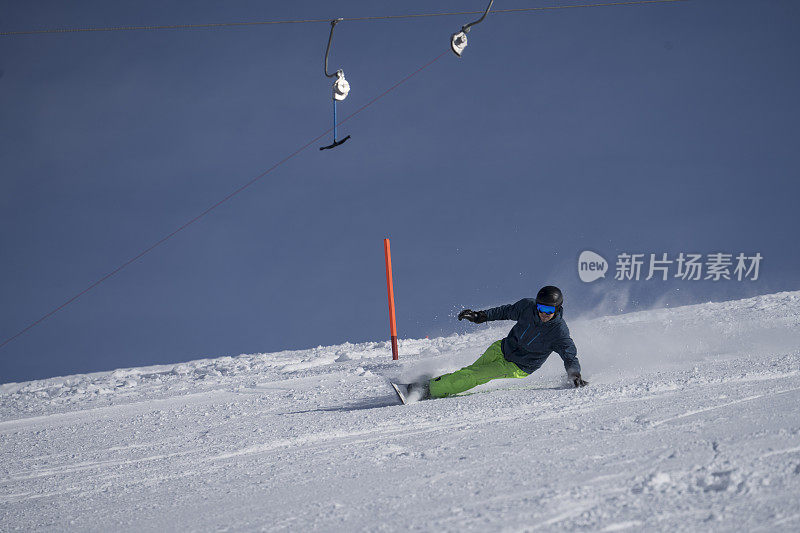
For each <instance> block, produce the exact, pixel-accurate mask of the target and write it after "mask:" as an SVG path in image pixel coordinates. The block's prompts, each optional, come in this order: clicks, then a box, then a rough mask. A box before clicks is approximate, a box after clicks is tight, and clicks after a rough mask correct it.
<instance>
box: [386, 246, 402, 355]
mask: <svg viewBox="0 0 800 533" xmlns="http://www.w3.org/2000/svg"><path fill="white" fill-rule="evenodd" d="M383 252H384V254H385V255H386V290H387V292H388V293H389V333H390V335H391V337H392V360H394V361H397V359H398V358H399V357H398V354H397V323H396V322H395V316H394V285H393V283H392V250H391V247H390V246H389V239H383Z"/></svg>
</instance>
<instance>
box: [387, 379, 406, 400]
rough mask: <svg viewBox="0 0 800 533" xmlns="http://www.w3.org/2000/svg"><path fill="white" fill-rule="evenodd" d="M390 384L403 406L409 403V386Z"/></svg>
mask: <svg viewBox="0 0 800 533" xmlns="http://www.w3.org/2000/svg"><path fill="white" fill-rule="evenodd" d="M389 384H390V385H391V386H392V387H393V388H394V391H395V392H396V393H397V397H398V398H399V399H400V401H401V402H402V404H403V405H406V404H407V403H408V384H406V383H392V382H391V381H390V382H389Z"/></svg>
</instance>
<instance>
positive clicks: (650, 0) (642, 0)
mask: <svg viewBox="0 0 800 533" xmlns="http://www.w3.org/2000/svg"><path fill="white" fill-rule="evenodd" d="M688 1H689V0H631V1H628V2H607V3H592V4H559V5H553V6H539V7H523V8H515V9H495V10H493V11H492V12H491V13H490V15H496V14H501V13H525V12H533V11H553V10H559V9H577V8H589V7H614V6H634V5H646V4H672V3H676V2H688ZM482 13H484V12H483V11H451V12H446V13H416V14H409V15H382V16H372V17H344V18H341V19H340V20H342V21H349V22H364V21H375V20H400V19H418V18H427V17H450V16H457V15H479V14H482ZM330 21H331V19H330V18H324V19H298V20H255V21H245V22H212V23H206V24H167V25H151V26H108V27H97V28H48V29H43V30H22V31H1V32H0V37H11V36H19V35H43V34H53V33H84V32H115V31H154V30H199V29H215V28H220V29H221V28H241V27H246V26H268V25H277V24H314V23H321V22H325V23H330Z"/></svg>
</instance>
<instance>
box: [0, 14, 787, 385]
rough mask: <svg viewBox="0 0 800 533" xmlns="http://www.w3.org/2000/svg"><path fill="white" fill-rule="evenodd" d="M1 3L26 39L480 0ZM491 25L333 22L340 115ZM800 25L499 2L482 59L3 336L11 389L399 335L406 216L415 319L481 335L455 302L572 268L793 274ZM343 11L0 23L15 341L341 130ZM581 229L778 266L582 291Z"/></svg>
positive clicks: (690, 297) (596, 309)
mask: <svg viewBox="0 0 800 533" xmlns="http://www.w3.org/2000/svg"><path fill="white" fill-rule="evenodd" d="M559 3H560V4H562V5H566V4H570V3H571V4H577V3H580V2H569V1H562V2H559ZM554 4H555V2H543V1H528V0H518V1H516V2H510V1H508V2H496V3H495V7H496V8H497V9H508V8H517V7H534V6H544V5H554ZM0 6H2V9H0V13H3V16H2V18H0V31H13V30H26V29H40V28H51V27H92V26H121V25H126V26H127V25H160V24H192V23H207V22H228V21H252V20H277V19H305V18H315V19H317V18H334V17H359V16H370V15H387V14H406V13H425V12H443V11H452V10H457V11H462V10H478V9H483V8H484V7H485V3H484V2H477V3H475V2H464V1H440V2H436V3H435V6H433V5H431V3H430V2H422V1H408V2H404V3H403V4H402V5H399V4H397V3H383V4H381V3H376V2H366V1H363V2H358V1H353V2H340V3H331V2H316V1H314V2H311V1H309V2H302V3H297V2H295V3H282V4H279V3H277V2H256V1H252V2H210V1H206V2H192V3H190V4H187V3H185V2H163V1H159V2H151V1H141V2H136V3H130V4H124V5H118V3H107V2H69V3H65V2H0ZM474 18H475V17H469V16H468V17H463V16H456V17H438V18H426V19H415V20H401V21H375V22H349V21H345V22H343V23H341V24H340V25H338V26H337V28H336V33H335V36H334V43H333V49H332V53H331V67H332V68H343V69H344V71H345V74H346V75H347V79H348V80H349V81H350V84H351V86H352V90H351V93H350V95H349V97H348V99H347V100H346V101H345V102H343V103H342V104H341V106H340V108H339V109H340V113H341V115H342V116H346V115H347V114H348V113H351V112H352V111H354V110H356V109H357V108H359V107H360V106H362V105H364V104H365V103H366V102H368V101H369V100H370V99H371V98H373V97H375V96H377V95H378V94H380V93H381V92H383V91H384V90H386V89H387V88H388V87H390V86H391V85H393V84H394V83H396V82H397V81H399V80H400V79H402V78H403V77H405V76H407V75H408V74H410V73H411V72H413V71H414V70H416V69H417V68H419V67H420V66H422V65H423V64H424V63H426V62H428V61H429V60H431V59H433V58H434V57H436V56H437V55H438V54H439V53H440V52H441V51H443V50H445V49H447V47H448V41H449V36H450V34H451V33H453V32H454V31H456V30H458V29H459V28H460V27H461V25H463V24H465V23H467V22H469V21H471V20H473V19H474ZM799 23H800V4H798V3H797V2H795V1H792V0H783V1H782V0H766V1H756V0H749V1H739V0H736V1H734V0H730V1H721V0H719V1H715V0H693V1H690V2H685V3H676V4H670V5H649V6H634V7H606V8H591V9H589V8H582V9H568V10H559V11H547V12H534V13H525V14H497V15H493V16H490V17H488V18H487V19H486V20H485V21H484V23H482V24H480V25H479V26H476V27H475V28H474V29H473V31H472V32H471V33H470V36H469V39H470V41H469V46H468V48H467V50H466V51H465V52H464V57H463V58H462V59H458V58H456V57H455V56H454V55H452V54H448V55H446V56H444V57H442V58H441V59H440V60H439V61H437V62H436V63H435V64H434V65H432V66H431V67H429V68H428V69H426V70H425V71H423V72H422V73H420V74H419V75H417V76H415V77H414V78H412V79H411V80H409V81H408V82H407V83H405V84H403V85H402V86H400V87H399V88H397V89H396V90H395V91H394V92H392V93H391V94H389V95H387V96H386V97H385V98H383V99H381V100H380V101H378V102H376V103H375V104H374V105H372V106H370V107H369V108H367V109H366V110H365V111H363V112H362V113H360V114H359V115H357V116H356V117H355V118H353V119H352V120H350V121H349V122H347V123H346V124H344V125H343V126H341V135H347V134H350V135H352V139H351V140H350V141H348V142H347V144H345V145H343V146H341V147H339V148H337V149H335V150H331V151H325V152H320V151H318V150H317V147H316V146H314V147H312V148H310V149H308V150H306V151H305V152H303V153H302V154H300V155H299V156H298V157H296V158H294V159H292V160H290V161H289V162H287V163H286V164H284V165H282V166H281V167H279V168H278V169H276V170H275V171H274V172H272V173H270V174H269V175H268V176H266V177H265V178H264V179H262V180H261V181H259V182H258V183H257V184H255V185H254V186H252V187H250V188H249V189H247V190H246V191H245V192H243V193H242V194H240V195H238V196H237V197H235V198H234V199H232V200H231V201H229V202H227V203H225V204H224V205H222V206H220V207H219V208H218V209H216V210H215V211H213V212H212V213H211V214H209V215H208V216H207V217H205V218H203V219H202V220H200V221H199V222H197V223H195V224H193V225H192V226H190V227H189V228H187V229H186V230H185V231H183V232H181V233H180V234H178V235H177V236H176V237H174V238H173V239H171V240H170V241H168V242H167V243H166V244H164V245H163V246H161V247H159V248H157V249H155V250H154V251H153V252H151V253H150V254H148V255H146V256H145V257H143V258H142V259H141V260H139V261H137V262H135V263H134V264H132V265H130V266H129V267H128V268H126V269H125V270H123V271H122V272H121V273H119V274H118V275H117V276H115V277H113V278H111V279H109V280H108V281H107V282H105V283H103V284H102V285H100V286H98V287H97V288H96V289H94V290H93V291H91V292H90V293H88V294H86V295H85V296H83V297H82V298H80V299H79V300H77V301H76V302H74V303H73V304H71V305H70V306H68V307H66V308H65V309H64V310H62V311H61V312H59V313H57V314H55V315H54V316H52V317H51V318H49V319H48V320H46V321H44V322H42V323H41V324H40V325H38V326H37V327H35V328H33V329H31V330H30V331H29V332H27V333H26V334H25V335H23V336H21V337H19V338H17V339H15V340H14V341H12V342H10V343H8V344H7V345H6V346H4V347H3V348H1V349H0V382H8V381H19V380H26V379H33V378H39V377H46V376H53V375H63V374H72V373H79V372H88V371H96V370H106V369H112V368H118V367H126V366H141V365H148V364H155V363H168V362H177V361H184V360H190V359H196V358H200V357H210V356H221V355H237V354H239V353H253V352H270V351H277V350H283V349H301V348H308V347H312V346H316V345H319V344H322V345H328V344H335V343H341V342H345V341H351V342H359V341H366V340H385V339H387V338H388V329H389V328H388V324H387V309H386V285H385V277H384V266H383V242H382V240H383V238H384V237H386V236H388V237H390V238H391V239H392V250H393V260H394V268H395V272H394V275H395V280H394V281H395V290H396V298H397V320H398V330H399V335H400V337H422V336H425V335H441V334H447V333H452V332H454V331H464V330H467V329H468V328H470V327H474V326H471V325H470V326H465V325H464V324H459V323H458V322H457V321H456V320H455V319H454V313H455V312H456V311H457V310H458V309H460V308H461V307H473V308H482V307H488V306H492V305H497V304H501V303H507V302H512V301H516V300H517V299H519V298H521V297H526V296H532V295H534V294H535V292H536V290H537V289H538V287H539V286H541V285H543V284H557V285H560V286H562V288H563V289H564V291H565V293H566V306H567V315H566V317H567V319H569V318H570V316H572V317H574V316H576V315H578V314H585V313H588V312H589V311H590V310H591V312H593V313H602V314H611V313H616V312H618V311H619V310H620V308H621V309H625V310H633V309H640V308H646V307H648V306H652V305H656V304H658V305H663V304H670V305H677V304H683V303H695V302H701V301H708V300H721V299H730V298H740V297H746V296H751V295H754V294H759V293H768V292H775V291H779V290H796V289H798V288H800V273H798V269H797V266H798V260H799V259H800V251H799V250H798V247H797V246H796V245H795V244H794V242H795V240H796V238H795V236H794V232H795V231H796V229H797V228H798V226H799V225H800V224H798V222H800V216H799V215H798V213H797V208H796V204H797V198H798V193H799V192H800V186H798V181H797V180H798V168H800V151H798V149H797V146H798V139H799V138H800V136H798V130H800V105H798V101H797V95H798V94H800V72H798V68H797V65H798V64H800V38H799V37H798V34H797V31H796V29H797V27H798V24H799ZM328 29H329V25H328V24H327V23H316V24H298V25H275V26H257V27H247V28H236V29H218V30H185V31H183V30H182V31H137V32H114V33H72V34H49V35H39V36H16V37H0V135H2V143H0V169H2V171H1V172H2V174H0V176H1V177H0V259H1V260H0V337H2V340H5V339H6V338H8V337H10V336H11V335H14V334H15V333H17V332H18V331H20V330H21V329H23V328H24V327H26V326H27V325H29V324H30V323H31V322H33V321H35V320H36V319H38V318H39V317H41V316H42V315H44V314H45V313H47V312H48V311H50V310H52V309H53V308H55V307H57V306H59V305H60V304H62V303H63V302H64V301H66V300H67V299H69V298H70V297H72V296H74V295H75V294H77V293H78V292H80V291H82V290H83V289H85V288H86V287H87V286H89V285H90V284H91V283H92V282H94V281H95V280H97V279H98V278H100V277H102V276H103V275H105V274H107V273H108V272H110V271H112V270H114V269H115V268H116V267H118V266H119V265H121V264H122V263H124V262H125V261H127V260H129V259H130V258H132V257H134V256H135V255H136V254H138V253H139V252H141V251H142V250H144V249H146V248H147V247H149V246H151V245H152V244H154V243H155V242H157V241H158V240H159V239H161V238H162V237H164V236H165V235H167V234H169V233H170V232H172V231H173V230H175V229H177V228H178V227H180V226H181V225H182V224H184V223H185V222H186V221H188V220H190V219H192V218H193V217H195V216H196V215H198V214H199V213H201V212H202V211H203V210H204V209H206V208H208V207H209V206H211V205H213V204H214V203H216V202H217V201H219V200H220V199H222V198H223V197H225V196H226V195H227V194H229V193H231V192H232V191H234V190H235V189H237V188H238V187H240V186H241V185H243V184H244V183H246V182H247V181H249V180H250V179H252V178H254V177H255V176H257V175H259V174H261V173H262V172H263V171H265V170H266V169H267V168H269V167H271V166H272V165H273V164H275V163H276V162H278V161H279V160H281V159H282V158H284V157H285V156H287V155H289V154H290V153H292V152H294V151H295V150H296V149H298V148H299V147H301V146H302V145H304V144H305V143H306V142H307V141H309V140H310V139H312V138H314V137H316V136H317V135H319V134H320V133H322V132H323V131H325V129H327V128H328V127H330V123H331V104H330V82H329V80H328V79H327V78H325V77H324V75H323V73H322V59H323V54H324V51H325V44H326V42H327V37H328ZM329 139H330V137H329V136H326V137H325V138H324V139H323V141H321V142H320V143H318V144H320V145H321V144H327V143H328V142H330V140H329ZM586 249H589V250H594V251H596V252H599V253H600V254H602V255H603V256H604V257H606V259H608V260H609V261H611V262H612V263H613V262H614V260H615V258H616V256H617V254H619V253H623V252H629V253H633V252H636V253H647V254H649V253H657V254H661V253H669V254H671V255H677V254H678V253H680V252H687V253H688V252H696V253H702V254H710V253H715V252H728V253H734V254H738V253H740V252H744V253H747V254H754V253H755V252H759V253H761V254H762V255H763V256H764V259H763V262H762V264H761V271H760V276H759V279H758V280H757V281H742V282H738V281H721V282H717V283H712V282H710V281H708V282H702V281H701V282H689V281H681V280H672V281H668V282H663V281H656V280H651V281H638V282H633V281H632V282H619V281H614V280H613V272H612V273H611V275H609V276H608V277H607V279H605V280H599V281H597V282H595V283H593V284H585V283H582V282H581V281H580V280H579V279H578V276H577V268H576V260H577V256H578V254H579V253H580V252H581V251H583V250H586ZM612 268H613V266H612ZM620 294H624V295H626V297H625V299H624V301H621V302H620V305H619V306H612V305H609V304H600V302H602V301H603V300H604V298H605V299H606V300H607V299H608V298H609V297H612V299H613V297H615V296H617V295H620ZM2 340H0V342H2ZM576 342H577V343H578V345H579V346H578V347H579V350H580V351H581V352H582V353H584V354H587V355H586V358H587V360H588V359H589V358H590V352H591V347H590V346H581V345H580V340H579V339H576ZM388 353H389V352H388V351H387V357H388ZM582 360H583V359H582Z"/></svg>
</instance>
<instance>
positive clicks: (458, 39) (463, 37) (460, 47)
mask: <svg viewBox="0 0 800 533" xmlns="http://www.w3.org/2000/svg"><path fill="white" fill-rule="evenodd" d="M493 3H494V0H490V2H489V5H488V6H486V11H484V12H483V16H482V17H481V18H479V19H478V20H476V21H475V22H470V23H469V24H467V25H466V26H462V27H461V31H459V32H456V33H454V34H453V35H452V36H451V37H450V49H451V50H452V51H453V53H454V54H455V55H457V56H458V57H461V54H462V52H464V49H465V48H466V47H467V34H468V33H469V29H470V27H472V26H474V25H475V24H479V23H481V22H483V19H485V18H486V15H488V14H489V10H490V9H492V4H493Z"/></svg>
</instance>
